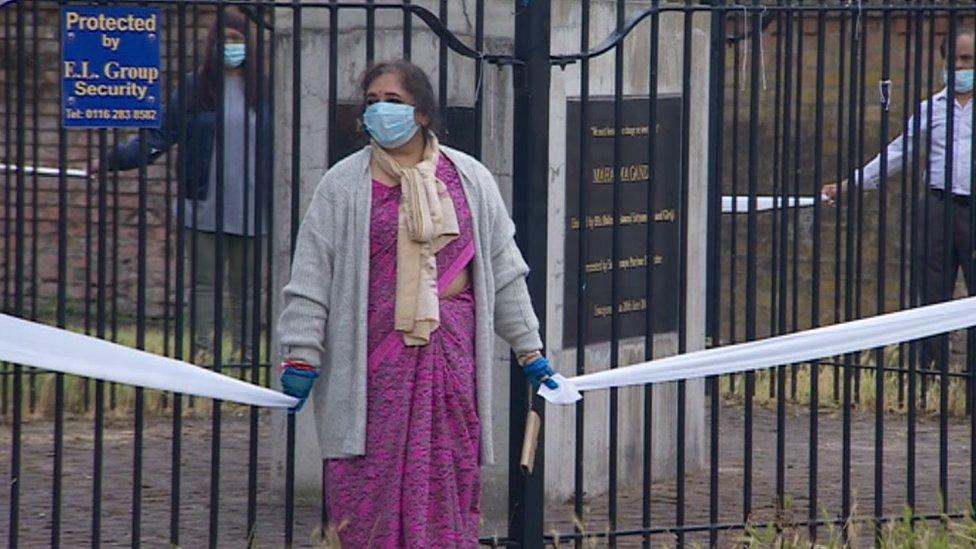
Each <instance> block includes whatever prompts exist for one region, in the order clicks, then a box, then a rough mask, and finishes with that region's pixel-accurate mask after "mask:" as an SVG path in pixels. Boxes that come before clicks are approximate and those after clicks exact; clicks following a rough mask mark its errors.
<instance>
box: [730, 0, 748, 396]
mask: <svg viewBox="0 0 976 549" xmlns="http://www.w3.org/2000/svg"><path fill="white" fill-rule="evenodd" d="M736 21H737V22H740V21H741V28H740V26H739V25H737V26H736V29H737V30H736V35H738V36H743V37H744V36H745V34H746V32H747V30H746V29H747V26H746V19H745V12H743V16H742V17H737V18H736ZM741 43H742V40H736V41H735V43H734V44H733V46H732V64H733V67H734V69H733V71H732V129H733V131H732V153H731V156H732V159H731V164H732V166H731V167H732V170H731V174H730V179H731V180H732V181H731V183H732V202H733V203H735V201H736V200H738V197H739V134H740V133H741V132H740V131H739V120H740V113H739V98H740V96H741V95H742V93H741V87H742V86H744V85H745V84H744V82H742V77H741V76H740V75H741V71H740V70H739V67H740V65H741V62H742V57H741V56H742V46H741ZM736 218H738V215H732V216H730V219H729V234H730V235H731V239H730V240H731V246H730V250H729V320H728V322H729V335H728V338H729V344H732V343H735V342H736V337H737V334H738V330H736V327H737V325H738V322H737V321H738V309H737V307H738V302H737V300H736V297H737V294H738V293H739V292H738V291H737V289H738V284H737V277H736V273H737V271H738V269H739V228H738V224H737V223H736ZM729 392H731V393H735V374H732V375H730V376H729Z"/></svg>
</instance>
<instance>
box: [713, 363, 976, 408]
mask: <svg viewBox="0 0 976 549" xmlns="http://www.w3.org/2000/svg"><path fill="white" fill-rule="evenodd" d="M874 357H875V355H874V353H873V352H865V353H861V354H860V355H859V356H858V358H857V359H855V363H857V364H860V365H862V366H866V367H868V369H863V368H851V371H850V376H851V381H850V391H851V393H850V399H851V400H850V401H851V405H852V407H853V408H855V409H861V410H865V411H869V412H873V411H874V410H875V409H876V405H877V403H878V399H879V396H880V397H881V398H882V405H883V409H884V410H885V412H887V413H906V412H907V410H908V401H909V399H908V390H909V380H908V374H907V372H906V373H905V374H899V373H898V372H892V371H888V372H885V373H884V379H883V387H882V393H883V394H879V392H878V390H877V385H876V372H875V370H873V369H871V368H874V365H875V361H874ZM884 357H885V363H886V368H899V367H902V368H904V369H905V370H907V366H900V364H899V362H900V360H899V348H898V347H891V348H888V349H887V350H886V351H885V353H884ZM905 364H907V360H906V361H905ZM962 367H963V365H959V364H952V365H951V369H952V371H957V372H958V371H960V369H961V368H962ZM776 371H778V369H777V370H773V369H768V370H763V371H761V372H757V373H756V374H755V376H754V377H755V392H754V396H753V402H754V403H755V404H756V405H757V406H764V407H773V406H775V405H776V402H777V398H776V396H775V389H776V387H775V386H776V373H775V372H776ZM783 371H785V372H786V376H785V392H784V394H785V395H786V399H787V402H789V403H791V404H795V405H799V406H809V405H810V403H811V394H812V388H813V383H812V382H813V371H814V368H813V367H812V366H810V365H809V364H801V365H796V366H788V367H786V368H785V369H784V370H783ZM817 371H818V378H817V389H818V390H817V397H818V403H819V406H820V407H821V408H836V407H840V406H842V405H843V403H844V376H845V373H844V367H835V366H833V365H820V366H819V367H818V368H817ZM794 375H795V376H796V393H795V394H796V396H795V397H794V396H793V391H792V388H791V387H792V383H793V381H792V377H793V376H794ZM835 376H836V379H837V384H838V387H839V392H838V394H837V395H836V398H835V393H834V387H835V385H834V380H835ZM858 376H859V377H860V382H859V383H856V382H855V378H856V377H858ZM899 377H901V382H900V381H899ZM922 377H923V376H922V375H921V374H918V375H917V377H916V389H915V395H916V398H915V403H916V411H917V412H918V413H929V414H938V413H939V412H940V406H941V400H940V399H941V392H942V384H941V380H940V376H938V375H926V376H925V377H926V378H927V380H926V382H925V385H926V386H927V387H926V391H925V393H924V398H923V396H922V395H923V393H922V387H923V381H922ZM771 386H773V387H772V388H773V389H774V391H773V392H772V393H771V392H770V387H771ZM744 389H745V380H744V376H742V375H737V376H736V378H735V381H734V390H733V381H732V380H731V379H730V378H729V377H728V376H726V377H725V378H723V379H722V394H723V396H724V397H725V399H726V400H727V401H728V402H730V403H736V404H741V403H742V402H743V400H744V395H745V391H744ZM899 390H901V395H900V396H899ZM771 395H772V396H771ZM948 411H949V414H950V415H953V416H959V417H962V416H964V415H965V414H966V413H967V411H966V382H965V380H964V379H962V378H959V377H949V382H948Z"/></svg>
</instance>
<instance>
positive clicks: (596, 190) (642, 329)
mask: <svg viewBox="0 0 976 549" xmlns="http://www.w3.org/2000/svg"><path fill="white" fill-rule="evenodd" d="M621 107H622V108H621V110H622V112H623V117H622V119H621V120H620V124H619V130H620V157H619V158H618V159H617V162H616V167H615V163H614V136H615V135H616V132H617V126H618V125H617V124H615V123H614V122H615V121H614V117H613V111H614V103H613V98H606V97H590V98H589V100H588V102H587V118H588V120H587V121H586V128H585V131H584V130H583V128H581V126H582V123H581V120H580V100H579V99H570V100H569V101H568V102H567V105H566V110H567V116H566V164H567V166H566V256H565V257H566V263H565V267H566V268H565V281H566V283H565V288H564V298H565V301H564V304H565V306H564V310H565V316H564V326H563V345H564V346H565V347H576V346H577V345H578V341H577V314H578V313H577V311H578V310H579V296H578V284H577V278H578V269H579V268H580V260H579V237H580V233H581V232H582V233H583V234H584V235H585V238H586V245H587V251H586V257H585V259H584V261H583V269H584V271H585V281H586V290H587V292H586V302H585V304H584V313H583V314H584V322H585V333H586V343H587V344H589V343H597V342H602V341H610V337H611V319H612V316H613V311H614V306H613V305H612V304H611V302H612V299H611V291H612V281H613V277H614V270H615V269H614V265H615V264H616V270H617V274H616V278H617V295H616V313H617V328H618V331H617V335H618V336H619V337H620V338H631V337H640V336H644V335H645V334H646V333H647V332H648V330H647V328H646V322H645V320H646V316H647V311H648V308H650V313H651V318H652V324H651V329H652V330H653V331H654V332H655V333H664V332H672V331H675V330H676V329H677V321H676V313H677V303H678V294H679V291H678V289H679V284H678V249H679V248H678V237H679V225H678V197H679V189H680V185H681V181H680V165H679V159H680V158H681V156H680V155H681V143H682V139H681V97H680V96H674V95H670V96H659V97H658V98H657V108H656V120H654V121H653V124H651V123H649V122H650V121H649V111H650V99H649V98H647V97H627V98H624V100H623V104H622V105H621ZM652 125H653V127H654V129H655V133H654V136H655V139H654V149H655V150H654V155H653V156H654V158H653V159H651V151H650V146H651V140H650V139H649V138H650V135H651V132H650V128H651V127H652ZM581 139H587V140H588V146H589V152H588V154H587V157H586V158H583V159H581V158H580V140H581ZM615 181H616V184H617V185H620V187H619V189H618V197H619V199H618V202H617V210H616V215H614V214H615V212H614V204H613V186H614V182H615ZM581 185H584V186H585V188H584V189H583V190H584V192H585V195H586V197H585V202H586V204H585V208H583V211H582V212H581V210H580V186H581ZM648 212H651V213H650V214H649V213H648ZM581 219H583V220H584V221H583V223H582V225H583V226H584V227H585V228H584V229H582V230H581V229H580V225H581V223H580V220H581ZM615 220H616V226H617V231H618V243H619V247H618V253H617V255H616V257H614V254H613V240H612V234H613V226H614V221H615ZM648 237H650V238H651V239H652V240H653V242H652V243H651V245H649V241H648ZM648 283H650V287H651V291H650V292H647V287H648Z"/></svg>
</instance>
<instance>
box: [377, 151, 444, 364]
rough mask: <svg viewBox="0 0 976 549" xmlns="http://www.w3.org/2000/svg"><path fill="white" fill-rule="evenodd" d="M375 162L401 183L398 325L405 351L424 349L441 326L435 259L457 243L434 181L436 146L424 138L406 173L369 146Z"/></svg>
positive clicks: (440, 185) (441, 186)
mask: <svg viewBox="0 0 976 549" xmlns="http://www.w3.org/2000/svg"><path fill="white" fill-rule="evenodd" d="M372 153H373V160H374V161H375V162H376V165H377V166H378V167H379V168H380V169H381V170H383V171H384V172H386V173H388V174H390V175H392V176H394V177H396V178H398V179H399V180H400V189H401V192H402V198H401V199H400V212H399V224H398V228H397V280H396V314H395V316H396V323H395V325H394V327H395V328H396V330H397V331H399V332H402V333H403V341H404V343H405V344H406V345H407V346H420V345H426V344H427V343H428V342H429V341H430V334H431V333H433V331H434V330H436V329H437V327H438V326H440V323H441V314H440V297H439V296H438V291H437V258H436V256H435V254H437V252H438V251H440V250H441V249H442V248H443V247H444V246H446V245H447V244H448V243H450V242H451V241H452V240H454V239H455V238H457V237H458V235H459V234H460V230H459V229H458V222H457V213H456V212H455V211H454V202H453V201H452V200H451V195H450V194H449V193H448V191H447V186H446V185H444V182H443V181H441V180H439V179H437V176H436V174H437V158H438V155H439V146H438V143H437V138H436V137H435V136H434V135H433V134H427V146H426V147H425V148H424V156H423V159H422V160H421V161H420V163H418V164H417V165H416V166H413V167H412V168H404V167H403V166H401V165H400V164H399V163H398V162H397V161H396V160H394V159H393V157H392V156H390V155H389V153H387V152H386V151H385V150H383V148H382V147H380V146H379V145H377V144H376V142H373V144H372Z"/></svg>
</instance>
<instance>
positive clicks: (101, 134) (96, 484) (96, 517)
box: [92, 129, 108, 549]
mask: <svg viewBox="0 0 976 549" xmlns="http://www.w3.org/2000/svg"><path fill="white" fill-rule="evenodd" d="M107 145H108V134H107V132H106V130H104V129H100V130H98V156H99V163H98V165H99V174H98V264H97V270H98V274H97V277H96V280H97V281H98V288H97V291H96V292H95V294H96V304H95V309H96V314H95V322H96V328H95V330H96V335H97V336H98V337H99V338H101V339H105V328H106V326H105V325H106V322H107V316H106V313H107V311H106V305H107V299H106V284H107V276H106V275H107V271H108V211H107V209H108V204H107V203H108V177H107V175H108V174H107V165H106V164H107V162H106V159H107V155H106V147H107ZM104 431H105V382H104V381H102V380H96V381H95V444H94V446H95V453H94V454H95V455H94V463H93V465H92V469H93V472H92V484H93V486H92V548H93V549H97V548H98V547H100V546H101V543H102V541H101V540H102V481H103V476H104V471H103V451H104V450H103V448H104Z"/></svg>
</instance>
